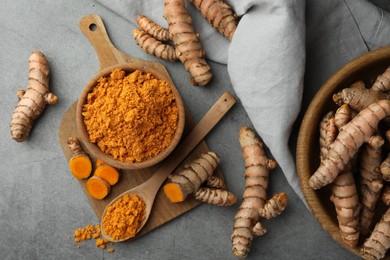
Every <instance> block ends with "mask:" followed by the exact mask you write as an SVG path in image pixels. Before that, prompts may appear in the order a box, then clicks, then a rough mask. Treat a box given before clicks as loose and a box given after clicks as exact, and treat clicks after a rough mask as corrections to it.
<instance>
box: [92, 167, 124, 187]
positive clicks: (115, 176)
mask: <svg viewBox="0 0 390 260" xmlns="http://www.w3.org/2000/svg"><path fill="white" fill-rule="evenodd" d="M94 175H95V176H98V177H100V178H102V179H103V180H105V181H106V182H108V184H110V185H115V184H116V183H117V182H118V180H119V172H118V171H117V169H115V168H114V167H112V166H111V165H108V164H102V165H100V166H98V167H97V168H96V170H95V172H94Z"/></svg>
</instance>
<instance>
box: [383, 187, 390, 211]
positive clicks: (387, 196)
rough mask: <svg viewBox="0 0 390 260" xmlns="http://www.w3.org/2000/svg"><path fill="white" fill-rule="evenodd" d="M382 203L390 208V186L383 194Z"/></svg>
mask: <svg viewBox="0 0 390 260" xmlns="http://www.w3.org/2000/svg"><path fill="white" fill-rule="evenodd" d="M382 201H383V203H385V205H386V206H390V186H389V185H386V186H385V188H384V189H383V192H382Z"/></svg>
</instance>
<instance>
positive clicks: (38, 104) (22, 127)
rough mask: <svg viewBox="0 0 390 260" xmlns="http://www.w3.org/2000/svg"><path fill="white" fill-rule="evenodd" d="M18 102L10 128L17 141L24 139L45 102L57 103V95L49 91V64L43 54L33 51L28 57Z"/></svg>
mask: <svg viewBox="0 0 390 260" xmlns="http://www.w3.org/2000/svg"><path fill="white" fill-rule="evenodd" d="M18 98H19V103H18V105H17V107H16V108H15V110H14V112H13V115H12V119H11V123H10V128H11V136H12V138H13V139H14V140H16V141H17V142H22V141H24V140H26V139H27V138H28V136H29V133H30V130H31V127H32V125H33V123H34V120H35V119H37V118H38V117H39V116H40V115H41V113H42V112H43V109H44V108H45V106H46V104H49V105H53V104H56V103H57V100H58V98H57V96H55V95H54V94H52V93H50V92H49V66H48V63H47V60H46V57H45V55H44V54H43V53H42V52H39V51H33V52H32V54H31V56H30V58H29V74H28V87H27V90H26V91H24V90H19V91H18Z"/></svg>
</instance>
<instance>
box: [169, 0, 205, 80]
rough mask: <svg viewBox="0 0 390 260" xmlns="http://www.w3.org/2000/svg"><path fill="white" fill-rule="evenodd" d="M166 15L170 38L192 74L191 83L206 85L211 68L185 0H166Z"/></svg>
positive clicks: (177, 53)
mask: <svg viewBox="0 0 390 260" xmlns="http://www.w3.org/2000/svg"><path fill="white" fill-rule="evenodd" d="M164 17H165V19H166V20H167V22H168V30H169V38H170V39H171V40H172V42H173V43H174V45H175V49H176V55H177V56H178V57H179V59H180V61H181V62H182V63H183V64H184V67H185V69H186V70H187V71H188V72H189V73H190V74H191V78H190V82H191V84H193V85H198V86H205V85H206V84H207V83H208V82H209V81H210V79H211V78H212V74H211V69H210V66H209V65H208V64H207V62H206V60H205V58H204V56H205V52H204V50H203V49H202V47H201V44H200V41H199V36H198V35H197V34H196V33H195V30H194V28H193V26H192V19H191V17H190V15H189V14H188V12H187V10H186V7H185V3H184V0H165V4H164Z"/></svg>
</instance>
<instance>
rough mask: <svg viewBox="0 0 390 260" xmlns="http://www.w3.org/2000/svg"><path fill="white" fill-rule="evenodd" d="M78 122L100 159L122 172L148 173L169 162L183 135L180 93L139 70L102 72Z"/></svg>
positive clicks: (87, 92) (81, 104)
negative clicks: (147, 171)
mask: <svg viewBox="0 0 390 260" xmlns="http://www.w3.org/2000/svg"><path fill="white" fill-rule="evenodd" d="M76 122H77V127H78V131H79V133H80V138H81V141H82V142H83V144H84V145H85V146H86V148H87V149H88V150H89V152H90V153H91V154H93V155H94V156H95V157H96V158H99V159H101V160H103V161H104V162H105V163H107V164H109V165H112V166H113V167H116V168H120V169H127V170H132V169H143V168H147V167H151V166H153V165H155V164H157V163H159V162H160V161H162V160H163V159H164V158H166V157H167V156H168V155H169V154H170V153H171V152H172V151H173V150H174V149H175V147H176V145H177V144H178V142H179V141H180V138H181V136H182V134H183V129H184V122H185V112H184V105H183V101H182V99H181V97H180V94H179V92H178V91H177V89H176V87H175V86H174V84H173V83H172V81H171V80H169V79H167V78H166V77H164V76H163V75H161V73H159V72H157V71H155V70H153V69H150V68H145V67H142V66H138V65H135V64H122V65H115V66H112V67H109V68H107V69H104V70H102V71H101V72H99V73H98V74H97V75H95V77H93V78H92V79H91V81H90V82H89V83H88V84H87V85H86V87H85V88H84V90H83V92H82V94H81V96H80V98H79V100H78V103H77V112H76Z"/></svg>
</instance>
